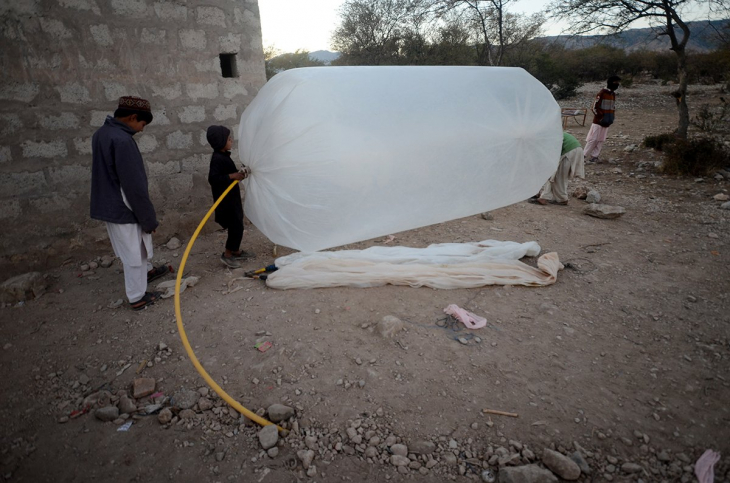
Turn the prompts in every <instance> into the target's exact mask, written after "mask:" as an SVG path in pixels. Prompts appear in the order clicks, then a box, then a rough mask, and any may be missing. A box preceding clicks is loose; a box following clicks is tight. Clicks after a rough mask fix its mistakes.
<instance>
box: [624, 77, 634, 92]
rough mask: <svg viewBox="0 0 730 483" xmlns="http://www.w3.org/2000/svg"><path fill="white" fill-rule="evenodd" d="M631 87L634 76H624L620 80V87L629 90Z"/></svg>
mask: <svg viewBox="0 0 730 483" xmlns="http://www.w3.org/2000/svg"><path fill="white" fill-rule="evenodd" d="M633 85H634V76H632V75H626V76H623V77H622V78H621V87H625V88H627V89H629V88H631V86H633Z"/></svg>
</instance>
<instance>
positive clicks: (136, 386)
mask: <svg viewBox="0 0 730 483" xmlns="http://www.w3.org/2000/svg"><path fill="white" fill-rule="evenodd" d="M153 392H155V380H154V379H153V378H151V377H140V378H138V379H135V380H134V382H132V397H134V398H135V399H139V398H141V397H145V396H149V395H150V394H152V393H153Z"/></svg>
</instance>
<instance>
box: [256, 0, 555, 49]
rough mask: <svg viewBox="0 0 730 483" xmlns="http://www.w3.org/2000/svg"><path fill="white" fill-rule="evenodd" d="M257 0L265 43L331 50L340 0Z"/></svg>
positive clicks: (521, 5)
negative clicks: (331, 40) (331, 39)
mask: <svg viewBox="0 0 730 483" xmlns="http://www.w3.org/2000/svg"><path fill="white" fill-rule="evenodd" d="M258 1H259V11H260V13H261V32H262V36H263V40H264V45H265V46H272V45H273V46H274V47H276V48H277V49H279V50H280V51H282V52H294V51H295V50H297V49H302V50H307V51H309V52H314V51H316V50H332V49H331V48H330V38H331V37H332V32H333V31H334V30H335V28H337V25H338V24H339V20H340V17H339V15H338V10H339V8H340V6H341V5H342V4H343V3H344V0H258ZM547 3H548V0H519V1H517V2H514V3H513V4H512V5H513V6H512V8H510V11H513V12H520V13H534V12H536V11H538V10H540V9H541V8H543V7H544V6H545V5H547ZM551 33H552V32H551ZM555 33H559V32H555Z"/></svg>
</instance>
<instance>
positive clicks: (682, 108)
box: [675, 46, 689, 139]
mask: <svg viewBox="0 0 730 483" xmlns="http://www.w3.org/2000/svg"><path fill="white" fill-rule="evenodd" d="M675 52H676V53H677V73H678V74H679V89H678V90H677V92H676V94H675V98H676V99H677V109H678V110H679V124H678V125H677V136H679V137H680V138H682V139H687V129H688V128H689V108H688V107H687V56H686V55H685V52H684V46H682V47H681V48H679V49H677V50H675Z"/></svg>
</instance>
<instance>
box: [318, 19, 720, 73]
mask: <svg viewBox="0 0 730 483" xmlns="http://www.w3.org/2000/svg"><path fill="white" fill-rule="evenodd" d="M729 24H730V19H725V20H712V21H708V20H705V21H701V22H688V24H687V25H688V26H689V29H690V32H691V34H690V38H689V43H688V44H687V50H690V51H693V52H710V51H713V50H715V49H717V48H718V47H719V40H718V36H717V33H716V31H721V32H722V31H723V29H726V28H727V26H728V25H729ZM725 32H727V30H726V31H725ZM538 40H542V41H544V42H556V43H562V44H564V45H565V47H566V48H568V49H585V48H587V47H592V46H594V45H599V44H601V45H610V46H612V47H619V48H622V49H624V50H626V51H628V52H633V51H636V50H652V51H657V52H658V51H663V50H669V39H668V38H666V37H664V36H662V37H657V35H656V33H654V32H653V31H652V29H650V28H641V29H629V30H627V31H625V32H622V33H620V34H618V35H581V36H569V35H552V36H547V37H539V38H538ZM339 56H340V53H339V52H331V51H329V50H316V51H314V52H310V53H309V57H310V58H312V59H315V60H319V61H321V62H324V64H325V65H330V63H331V62H332V61H333V60H336V59H337V58H338V57H339Z"/></svg>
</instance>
